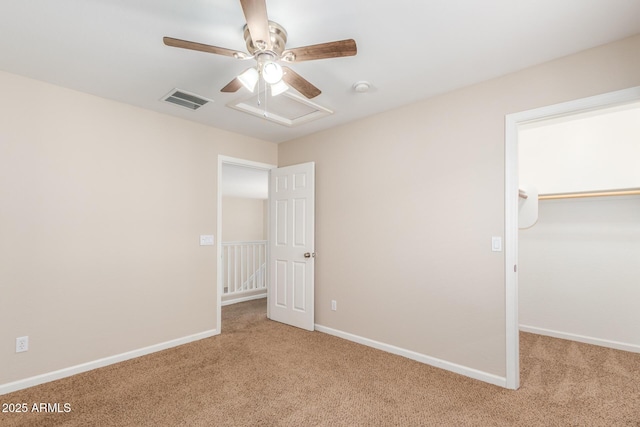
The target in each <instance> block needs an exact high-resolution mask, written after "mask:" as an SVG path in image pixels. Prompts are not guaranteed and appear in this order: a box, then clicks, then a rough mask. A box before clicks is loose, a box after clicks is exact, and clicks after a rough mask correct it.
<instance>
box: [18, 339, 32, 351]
mask: <svg viewBox="0 0 640 427" xmlns="http://www.w3.org/2000/svg"><path fill="white" fill-rule="evenodd" d="M27 350H29V337H18V338H16V353H22V352H23V351H27Z"/></svg>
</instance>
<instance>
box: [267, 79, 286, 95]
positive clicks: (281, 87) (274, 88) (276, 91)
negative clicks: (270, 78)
mask: <svg viewBox="0 0 640 427" xmlns="http://www.w3.org/2000/svg"><path fill="white" fill-rule="evenodd" d="M288 90H289V86H287V84H286V83H285V82H283V81H282V80H280V81H279V82H278V83H276V84H272V85H271V96H278V95H280V94H281V93H284V92H286V91H288Z"/></svg>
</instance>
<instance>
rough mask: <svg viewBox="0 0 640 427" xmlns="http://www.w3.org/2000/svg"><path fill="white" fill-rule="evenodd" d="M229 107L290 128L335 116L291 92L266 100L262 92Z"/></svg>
mask: <svg viewBox="0 0 640 427" xmlns="http://www.w3.org/2000/svg"><path fill="white" fill-rule="evenodd" d="M258 101H260V102H258ZM227 107H230V108H233V109H235V110H238V111H242V112H244V113H248V114H251V115H253V116H256V117H260V118H262V119H266V120H269V121H272V122H274V123H278V124H280V125H283V126H288V127H293V126H298V125H301V124H303V123H308V122H310V121H312V120H317V119H320V118H322V117H326V116H328V115H331V114H333V111H331V110H329V109H328V108H325V107H323V106H321V105H318V104H316V103H313V102H311V101H309V100H308V99H306V98H304V97H302V96H300V95H296V94H294V93H291V92H284V93H282V94H280V95H278V96H267V97H266V99H265V92H264V91H262V92H259V93H256V94H252V95H251V96H249V97H248V98H243V99H240V100H238V101H233V102H231V103H229V104H227Z"/></svg>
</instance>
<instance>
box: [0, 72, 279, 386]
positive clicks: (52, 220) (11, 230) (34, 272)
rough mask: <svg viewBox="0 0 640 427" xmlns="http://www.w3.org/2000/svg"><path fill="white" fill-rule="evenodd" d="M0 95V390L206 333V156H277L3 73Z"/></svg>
mask: <svg viewBox="0 0 640 427" xmlns="http://www.w3.org/2000/svg"><path fill="white" fill-rule="evenodd" d="M0 92H1V93H2V98H1V99H0V200H1V203H0V284H1V291H2V292H1V295H0V360H2V363H1V364H0V385H1V384H3V383H7V382H11V381H15V380H19V379H24V378H27V377H31V376H34V375H38V374H43V373H48V372H51V371H54V370H57V369H62V368H67V367H70V366H74V365H77V364H81V363H85V362H91V361H94V360H96V359H99V358H103V357H108V356H112V355H116V354H120V353H124V352H128V351H132V350H136V349H140V348H143V347H146V346H150V345H154V344H158V343H162V342H165V341H169V340H173V339H178V338H182V337H185V336H189V335H191V334H197V333H201V332H205V331H211V330H214V329H216V328H218V326H219V325H217V324H216V253H215V246H213V247H209V246H202V247H201V246H199V240H198V236H199V235H200V234H213V233H215V230H216V221H217V219H216V215H217V213H216V212H217V206H216V200H217V196H216V194H217V182H216V181H217V165H218V154H224V155H227V156H233V157H238V158H245V159H248V160H252V161H258V162H264V163H272V164H274V163H276V157H277V146H276V145H275V144H271V143H266V142H263V141H259V140H255V139H252V138H248V137H244V136H240V135H236V134H232V133H229V132H225V131H221V130H217V129H213V128H208V127H206V126H202V125H199V124H195V123H192V122H188V121H184V120H180V119H176V118H173V117H169V116H166V115H161V114H157V113H154V112H150V111H146V110H141V109H138V108H135V107H131V106H127V105H123V104H120V103H116V102H113V101H109V100H105V99H101V98H97V97H93V96H90V95H86V94H82V93H79V92H74V91H71V90H67V89H64V88H60V87H56V86H52V85H49V84H45V83H41V82H37V81H33V80H29V79H26V78H23V77H19V76H15V75H11V74H6V73H0ZM22 335H28V336H29V339H30V349H29V351H28V352H26V353H19V354H16V353H15V352H14V348H15V345H14V343H15V338H16V337H19V336H22Z"/></svg>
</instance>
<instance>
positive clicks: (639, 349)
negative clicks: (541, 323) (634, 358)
mask: <svg viewBox="0 0 640 427" xmlns="http://www.w3.org/2000/svg"><path fill="white" fill-rule="evenodd" d="M520 330H521V331H522V332H531V333H532V334H538V335H546V336H548V337H553V338H561V339H563V340H570V341H578V342H582V343H585V344H593V345H599V346H600V347H609V348H613V349H616V350H624V351H630V352H633V353H640V345H637V344H629V343H624V342H619V341H610V340H605V339H601V338H594V337H587V336H584V335H577V334H571V333H568V332H560V331H554V330H551V329H544V328H537V327H535V326H528V325H520Z"/></svg>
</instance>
